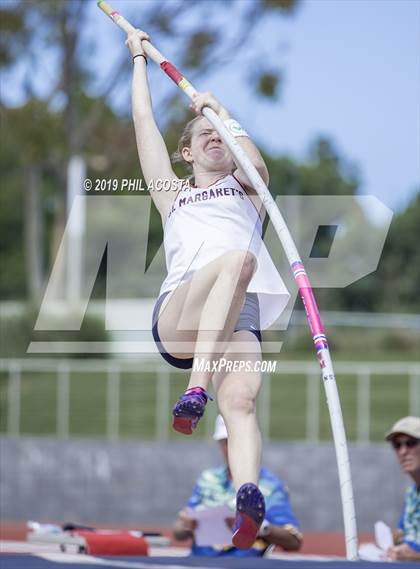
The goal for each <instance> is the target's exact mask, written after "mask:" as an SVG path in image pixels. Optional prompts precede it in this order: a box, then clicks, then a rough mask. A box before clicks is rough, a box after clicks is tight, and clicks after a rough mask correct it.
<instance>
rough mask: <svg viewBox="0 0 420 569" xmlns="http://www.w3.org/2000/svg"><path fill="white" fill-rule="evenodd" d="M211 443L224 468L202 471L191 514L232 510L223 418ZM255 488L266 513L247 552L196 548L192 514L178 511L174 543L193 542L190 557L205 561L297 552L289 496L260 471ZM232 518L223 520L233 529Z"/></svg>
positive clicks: (220, 546)
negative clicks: (270, 550)
mask: <svg viewBox="0 0 420 569" xmlns="http://www.w3.org/2000/svg"><path fill="white" fill-rule="evenodd" d="M213 439H214V440H216V441H217V442H218V444H219V447H220V450H221V453H222V455H223V458H224V462H225V464H224V465H223V466H219V467H215V468H208V469H207V470H204V471H203V472H202V473H201V475H200V477H199V479H198V480H197V483H196V485H195V488H194V490H193V493H192V495H191V497H190V499H189V500H188V508H190V509H192V510H194V509H196V508H200V507H203V506H205V507H213V506H221V505H223V504H226V505H227V506H230V507H231V508H232V515H233V512H234V508H235V488H234V486H233V483H232V477H231V475H230V470H229V465H228V457H227V445H228V440H227V431H226V427H225V424H224V422H223V418H222V417H221V415H219V416H218V417H217V419H216V425H215V431H214V435H213ZM258 486H259V488H260V490H261V492H262V494H263V496H264V498H265V503H266V513H265V519H264V521H263V523H262V525H261V528H260V531H259V534H258V536H257V540H256V541H255V543H254V544H253V546H252V547H251V548H250V549H244V550H242V549H237V548H236V547H233V546H232V545H231V544H214V545H212V546H199V545H197V544H196V543H195V541H194V530H195V529H196V527H197V521H196V520H195V519H193V517H192V516H191V513H190V511H191V510H187V509H184V510H181V512H179V514H178V517H177V519H176V521H175V525H174V532H173V533H174V537H175V539H179V540H184V539H188V538H193V545H192V549H191V554H192V555H204V556H208V557H218V556H225V555H228V556H241V557H261V556H262V555H264V553H265V552H266V551H267V549H268V548H269V547H270V546H274V545H278V546H280V547H281V548H282V549H284V550H286V551H297V550H298V549H300V547H301V545H302V534H301V532H300V526H299V523H298V521H297V519H296V517H295V515H294V513H293V511H292V508H291V505H290V501H289V493H288V490H287V488H286V486H285V485H284V483H283V482H282V481H281V480H280V479H279V478H278V477H277V476H276V475H275V474H274V473H273V472H271V471H269V470H268V469H266V468H261V470H260V479H259V483H258ZM233 522H234V518H233V517H232V519H230V520H229V518H228V519H226V523H227V524H228V525H229V526H232V525H233Z"/></svg>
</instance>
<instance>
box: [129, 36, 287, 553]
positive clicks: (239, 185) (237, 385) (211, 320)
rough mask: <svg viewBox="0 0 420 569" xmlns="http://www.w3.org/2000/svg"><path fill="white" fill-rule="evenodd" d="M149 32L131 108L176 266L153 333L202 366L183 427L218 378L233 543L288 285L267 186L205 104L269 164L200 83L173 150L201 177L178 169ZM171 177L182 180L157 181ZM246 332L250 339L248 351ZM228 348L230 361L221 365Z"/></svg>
mask: <svg viewBox="0 0 420 569" xmlns="http://www.w3.org/2000/svg"><path fill="white" fill-rule="evenodd" d="M143 39H146V40H148V39H149V36H148V35H147V34H146V33H145V32H142V31H141V30H135V31H131V32H130V33H129V34H128V39H127V42H126V43H127V45H128V47H129V49H130V52H131V55H132V58H133V66H134V70H133V82H132V112H133V120H134V126H135V133H136V142H137V148H138V154H139V159H140V164H141V169H142V172H143V176H144V179H145V182H146V184H147V185H148V187H149V188H151V197H152V199H153V201H154V203H155V205H156V208H157V209H158V211H159V213H160V215H161V217H162V224H163V228H164V247H165V255H166V265H167V271H168V274H167V277H166V279H165V280H164V282H163V284H162V286H161V290H160V295H159V298H158V300H157V302H156V306H155V309H154V314H153V336H154V339H155V341H156V344H157V346H158V349H159V351H160V353H161V355H162V356H163V358H164V359H165V360H166V361H168V362H169V363H170V364H172V365H174V366H176V367H179V368H182V369H190V368H193V370H192V373H191V376H190V381H189V383H188V388H187V390H186V391H185V393H184V394H183V395H182V396H181V397H180V399H179V400H178V401H177V403H176V404H175V406H174V408H173V427H174V429H175V430H176V431H179V432H181V433H184V434H191V433H192V431H193V430H194V428H195V427H196V425H197V423H198V421H199V419H200V418H201V417H202V415H203V413H204V409H205V406H206V403H207V401H208V399H209V398H210V397H209V395H208V393H207V389H208V386H209V383H210V381H211V382H212V383H213V387H214V389H215V392H216V397H217V403H218V407H219V410H220V413H221V414H222V416H223V418H224V420H225V423H226V427H227V431H228V434H229V465H230V469H231V473H232V478H233V481H234V485H235V488H236V490H237V502H236V504H237V506H236V508H237V512H236V524H235V530H234V534H233V537H232V543H233V544H234V545H235V546H236V547H239V548H242V549H247V548H249V547H251V545H252V544H253V542H254V541H255V538H256V536H257V534H258V531H259V528H260V525H261V523H262V521H263V519H264V513H265V504H264V498H263V496H262V494H261V492H260V490H259V489H258V473H259V470H260V460H261V434H260V431H259V427H258V424H257V419H256V398H257V395H258V391H259V389H260V386H261V373H260V372H259V371H256V367H258V366H255V364H256V362H258V361H261V345H260V343H261V332H260V330H261V329H265V328H268V327H269V326H270V325H271V324H272V323H273V322H274V321H275V320H276V319H277V318H278V317H279V315H280V314H281V312H282V310H283V309H284V307H285V306H286V304H287V301H288V299H289V294H288V292H287V289H286V287H285V285H284V283H283V281H282V279H281V277H280V275H279V274H278V272H277V270H276V268H275V266H274V264H273V262H272V260H271V258H270V256H269V254H268V252H267V250H266V248H265V245H264V243H263V242H262V236H261V235H262V220H263V215H264V213H263V210H262V206H261V201H260V198H259V197H258V195H257V194H256V192H255V191H254V190H253V188H252V187H251V186H250V182H249V181H248V178H247V176H246V175H245V173H244V172H243V171H242V170H241V168H238V167H237V165H236V164H235V162H234V160H233V157H232V155H231V153H230V151H229V150H228V148H227V147H226V146H225V144H224V143H223V142H222V140H221V138H220V137H219V135H218V133H217V132H216V131H215V130H214V128H213V126H212V125H211V123H210V122H209V121H208V120H207V119H206V118H205V117H204V116H202V114H201V111H202V109H203V107H205V106H208V107H210V108H212V109H213V110H214V111H215V112H216V113H217V114H218V115H219V117H220V118H221V119H222V120H223V121H224V122H225V125H226V127H227V128H228V129H229V130H230V132H231V133H232V134H233V135H234V136H237V137H238V141H239V143H240V145H241V146H242V147H243V149H244V150H245V151H246V153H247V154H248V156H249V158H250V159H251V161H252V163H253V164H254V166H255V167H256V169H257V170H258V172H259V173H260V175H261V177H262V178H263V180H264V181H265V182H266V183H268V172H267V168H266V166H265V163H264V161H263V159H262V157H261V155H260V153H259V151H258V149H257V148H256V146H255V145H254V144H253V142H252V141H251V139H250V138H249V136H248V135H247V133H246V132H245V131H244V130H243V129H242V127H241V126H240V125H239V124H238V123H237V122H236V121H235V120H233V119H231V118H230V115H229V113H228V111H227V110H226V109H225V108H224V107H223V106H222V105H221V104H220V103H219V102H218V101H217V100H216V99H215V98H214V97H213V96H212V95H211V93H198V94H197V95H195V97H194V100H193V104H192V109H193V110H194V111H195V113H196V114H197V117H196V118H194V119H193V120H192V121H190V122H189V123H188V124H187V125H186V126H185V128H184V131H183V133H182V136H181V138H180V141H179V145H178V151H177V153H176V159H178V160H182V161H184V162H185V163H186V164H187V165H188V166H189V167H190V168H191V170H192V174H193V177H192V183H191V184H188V183H185V180H184V181H183V180H180V179H178V178H177V176H176V175H175V173H174V172H173V169H172V166H171V161H170V158H169V155H168V151H167V149H166V146H165V143H164V140H163V138H162V135H161V133H160V132H159V130H158V128H157V125H156V122H155V119H154V116H153V110H152V103H151V97H150V91H149V85H148V80H147V73H146V71H147V58H146V55H145V53H144V50H143V47H142V40H143ZM162 180H165V181H167V182H168V183H169V184H170V185H171V187H172V188H176V191H158V187H157V182H158V181H162ZM154 184H156V189H155V190H154V189H153V187H154ZM240 344H242V346H243V345H246V347H247V348H246V351H245V352H243V351H241V350H242V349H243V348H241V347H240ZM238 350H239V351H238ZM221 358H224V361H225V362H226V361H227V362H230V363H231V366H230V367H229V366H228V365H226V366H225V367H224V368H222V367H221V366H219V367H218V366H217V364H218V362H219V363H220V360H221ZM244 364H247V370H245V369H244V367H245V366H244ZM238 369H241V371H237V370H238Z"/></svg>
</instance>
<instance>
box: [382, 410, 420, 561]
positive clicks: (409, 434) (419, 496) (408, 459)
mask: <svg viewBox="0 0 420 569" xmlns="http://www.w3.org/2000/svg"><path fill="white" fill-rule="evenodd" d="M385 440H387V441H389V442H390V443H391V445H392V447H393V448H394V450H395V453H396V455H397V459H398V462H399V464H400V467H401V470H402V471H403V472H404V473H405V474H408V475H409V476H410V477H411V478H412V479H413V481H414V484H412V485H411V486H410V487H409V488H408V489H407V491H406V494H405V500H404V509H403V512H402V514H401V518H400V521H399V524H398V531H397V533H396V535H395V536H394V541H395V545H394V546H393V547H391V548H390V549H389V550H388V557H389V558H390V559H392V560H395V561H420V417H404V418H403V419H400V420H399V421H397V422H396V423H395V425H394V426H393V427H392V429H391V430H390V431H389V432H388V433H387V434H386V436H385Z"/></svg>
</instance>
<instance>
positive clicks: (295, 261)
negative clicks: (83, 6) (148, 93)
mask: <svg viewBox="0 0 420 569" xmlns="http://www.w3.org/2000/svg"><path fill="white" fill-rule="evenodd" d="M97 3H98V7H99V8H100V9H101V10H103V12H105V14H107V15H108V16H109V17H110V18H111V19H112V20H113V21H114V22H115V24H117V26H119V27H120V28H121V29H122V30H124V32H126V33H129V32H131V31H133V30H134V29H135V28H134V27H133V26H132V25H131V24H130V23H129V22H128V21H127V20H126V19H125V18H124V17H123V16H121V14H119V13H118V12H116V11H115V10H114V9H113V8H111V6H110V5H109V4H108V3H107V2H105V1H104V0H98V2H97ZM142 45H143V49H144V51H145V53H146V55H147V56H148V57H149V58H150V59H152V60H153V61H154V62H155V63H156V64H157V65H159V66H160V67H161V69H162V70H163V71H164V72H165V73H166V74H167V75H168V76H169V77H170V78H171V79H172V80H173V81H174V82H175V83H176V84H177V85H178V87H179V88H180V89H182V90H183V91H184V92H185V93H186V95H187V96H188V97H190V99H191V98H192V96H193V95H194V94H195V93H197V91H196V89H195V88H194V87H193V86H192V85H191V83H190V82H189V81H188V80H187V79H186V78H185V77H184V76H183V75H182V73H181V72H180V71H178V69H177V68H176V67H175V66H174V65H172V63H170V62H169V61H168V60H167V59H166V58H165V57H164V56H163V55H162V54H161V53H160V52H159V51H158V50H157V49H156V48H155V47H154V46H153V45H152V44H151V43H150V42H149V41H147V40H143V42H142ZM203 115H204V116H205V117H206V118H207V119H208V120H209V121H210V122H211V124H212V125H213V126H214V128H215V129H216V130H217V132H218V133H219V135H220V137H221V138H222V140H223V141H224V143H225V144H226V145H227V146H228V148H229V149H230V151H231V152H232V154H233V156H234V157H235V159H236V161H237V162H238V163H239V164H240V166H241V168H242V169H243V171H244V172H245V173H246V175H247V176H248V178H249V180H250V182H251V183H252V186H253V187H254V188H255V190H256V191H257V193H258V195H259V197H260V198H261V201H262V203H263V205H264V207H265V209H266V210H267V213H268V214H269V216H270V219H271V222H272V224H273V226H274V228H275V230H276V232H277V235H278V236H279V239H280V242H281V244H282V246H283V248H284V251H285V253H286V256H287V259H288V261H289V264H290V266H291V269H292V271H293V276H294V278H295V281H296V284H297V286H298V289H299V294H300V297H301V299H302V302H303V305H304V307H305V311H306V315H307V317H308V321H309V326H310V328H311V333H312V338H313V342H314V345H315V350H316V353H317V358H318V361H319V365H320V367H321V373H322V379H323V383H324V387H325V392H326V396H327V403H328V410H329V414H330V420H331V428H332V433H333V439H334V446H335V452H336V457H337V466H338V476H339V481H340V491H341V501H342V508H343V519H344V534H345V540H346V553H347V559H349V560H356V559H357V558H358V555H357V549H358V545H357V528H356V516H355V510H354V499H353V487H352V481H351V473H350V462H349V456H348V449H347V440H346V434H345V430H344V423H343V415H342V412H341V405H340V399H339V396H338V390H337V384H336V381H335V375H334V370H333V366H332V361H331V356H330V352H329V348H328V342H327V338H326V336H325V332H324V327H323V324H322V321H321V317H320V314H319V310H318V307H317V304H316V301H315V297H314V294H313V291H312V287H311V284H310V282H309V279H308V275H307V274H306V271H305V268H304V266H303V263H302V260H301V259H300V257H299V253H298V251H297V249H296V246H295V244H294V241H293V239H292V236H291V235H290V233H289V230H288V228H287V226H286V223H285V221H284V219H283V216H282V215H281V213H280V211H279V209H278V207H277V206H276V204H275V202H274V200H273V198H272V196H271V194H270V192H269V190H268V188H267V186H266V185H265V183H264V182H263V180H262V178H261V176H260V175H259V174H258V172H257V170H256V169H255V167H254V166H253V164H252V163H251V161H250V160H249V158H248V156H247V154H246V153H245V151H244V150H243V149H242V147H241V146H240V145H239V143H238V142H237V141H236V139H235V138H234V137H233V136H232V135H231V134H230V133H229V132H228V131H227V129H226V127H225V125H224V124H223V121H222V120H221V119H220V118H219V116H218V115H217V114H216V113H215V112H214V111H213V110H212V109H210V108H208V107H205V108H204V109H203Z"/></svg>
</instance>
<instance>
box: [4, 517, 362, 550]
mask: <svg viewBox="0 0 420 569" xmlns="http://www.w3.org/2000/svg"><path fill="white" fill-rule="evenodd" d="M59 524H60V522H59ZM92 525H93V527H101V528H109V526H107V525H103V524H92ZM113 529H122V528H120V527H119V528H116V527H115V526H114V527H113ZM131 529H133V528H131ZM135 529H142V530H144V531H147V530H148V531H159V532H160V533H161V534H162V535H165V536H168V537H171V529H170V528H168V527H156V526H155V527H145V526H141V528H135ZM0 539H1V540H6V541H8V540H18V541H25V540H26V525H25V523H23V522H3V521H1V522H0ZM359 541H360V542H366V541H373V535H372V534H367V533H365V534H359ZM173 545H181V546H182V547H186V546H188V542H187V541H183V542H177V541H173ZM299 553H305V554H311V555H338V556H342V557H345V544H344V537H343V534H342V533H325V532H322V533H321V532H320V533H305V534H304V541H303V547H302V549H301V550H300V551H299Z"/></svg>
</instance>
